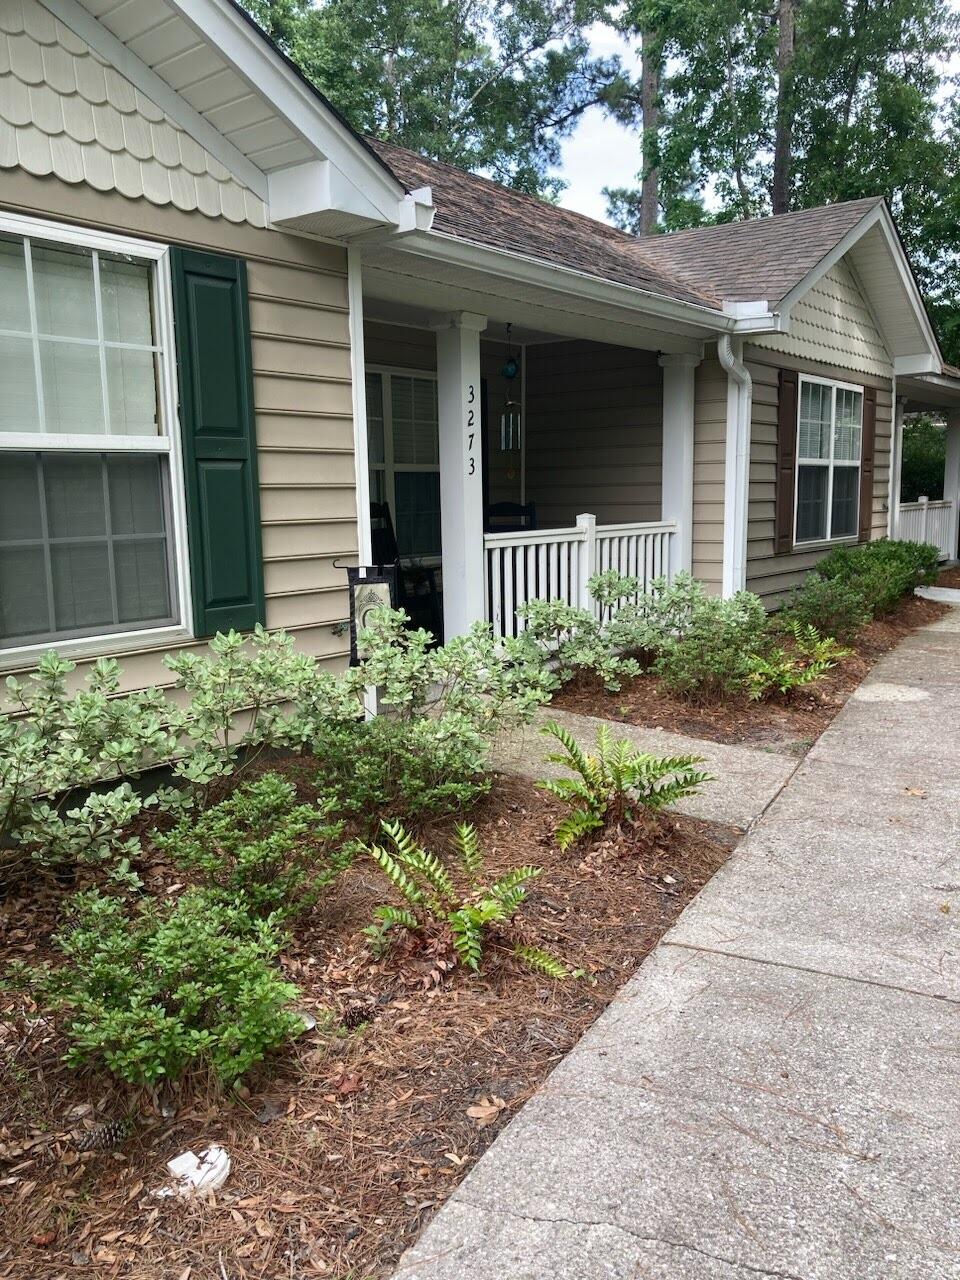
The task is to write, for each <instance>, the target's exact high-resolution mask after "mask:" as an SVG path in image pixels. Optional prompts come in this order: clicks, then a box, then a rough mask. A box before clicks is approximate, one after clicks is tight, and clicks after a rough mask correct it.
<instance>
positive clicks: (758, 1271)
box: [457, 1194, 808, 1280]
mask: <svg viewBox="0 0 960 1280" xmlns="http://www.w3.org/2000/svg"><path fill="white" fill-rule="evenodd" d="M457 1199H458V1200H459V1202H460V1204H462V1205H466V1207H467V1208H469V1209H474V1210H476V1211H478V1212H480V1213H485V1214H493V1213H494V1212H495V1213H496V1214H502V1215H503V1216H505V1217H508V1218H516V1219H517V1220H518V1221H520V1222H533V1223H544V1224H547V1225H550V1224H554V1225H559V1224H561V1223H564V1224H566V1225H567V1226H571V1227H607V1228H609V1229H610V1230H611V1231H619V1232H620V1233H621V1234H623V1235H627V1236H630V1237H631V1238H632V1239H634V1240H639V1241H641V1242H642V1243H644V1244H662V1245H666V1246H667V1248H669V1249H685V1250H687V1252H689V1253H696V1254H699V1255H700V1256H701V1257H703V1258H708V1259H709V1260H710V1261H711V1262H722V1263H723V1264H724V1265H725V1266H728V1267H738V1268H739V1269H740V1270H741V1271H748V1272H749V1273H750V1274H751V1275H757V1276H767V1277H770V1280H808V1277H806V1276H800V1275H798V1274H797V1273H796V1272H795V1271H778V1270H770V1269H769V1268H768V1267H758V1266H755V1265H754V1264H752V1263H749V1262H742V1261H740V1259H738V1258H728V1257H725V1256H724V1255H723V1254H721V1253H711V1252H710V1251H709V1250H708V1249H703V1248H701V1247H700V1246H699V1245H695V1244H690V1243H689V1242H688V1241H686V1240H671V1239H669V1238H667V1237H666V1236H658V1235H648V1234H645V1233H644V1232H642V1231H636V1230H634V1229H633V1228H632V1227H628V1226H624V1225H623V1224H622V1223H619V1222H610V1221H608V1220H607V1219H606V1218H565V1217H560V1216H558V1217H540V1216H537V1215H534V1214H527V1213H520V1212H518V1211H517V1210H516V1209H505V1208H504V1207H503V1206H502V1205H498V1206H497V1208H496V1210H495V1211H494V1210H491V1209H488V1208H486V1207H485V1206H484V1205H481V1204H477V1203H476V1202H475V1201H473V1200H468V1199H467V1198H466V1197H465V1196H464V1195H462V1194H461V1195H459V1196H458V1197H457Z"/></svg>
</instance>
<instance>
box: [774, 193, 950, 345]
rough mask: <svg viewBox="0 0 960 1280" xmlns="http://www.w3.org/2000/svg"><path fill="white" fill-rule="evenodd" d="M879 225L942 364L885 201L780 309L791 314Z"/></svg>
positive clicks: (928, 342) (911, 303)
mask: <svg viewBox="0 0 960 1280" xmlns="http://www.w3.org/2000/svg"><path fill="white" fill-rule="evenodd" d="M876 226H879V228H880V231H881V233H882V234H883V238H884V241H885V243H886V246H887V249H888V250H889V253H890V259H891V261H892V263H893V266H894V268H895V270H896V272H897V275H898V276H899V278H900V283H901V284H902V286H903V291H904V294H905V295H906V298H907V305H908V306H909V307H910V309H911V311H912V312H913V317H914V319H915V320H916V322H917V327H918V328H919V330H920V332H921V334H922V336H923V341H924V343H925V344H926V346H927V349H928V351H929V352H930V354H931V356H933V357H934V359H935V360H936V362H937V367H938V368H939V366H940V347H939V344H938V343H937V339H936V335H935V334H934V332H933V326H932V325H931V324H930V317H929V316H928V315H927V309H926V307H925V306H924V305H923V298H922V297H921V296H920V290H919V289H918V288H917V282H916V280H915V279H914V278H913V272H912V271H911V269H910V263H909V262H908V261H907V257H906V254H905V253H904V251H903V245H902V244H901V243H900V237H899V236H898V235H897V229H896V227H895V226H894V225H893V218H892V217H891V216H890V211H889V209H888V208H887V206H886V204H885V203H883V202H882V201H881V202H879V203H878V204H877V205H875V206H874V208H872V209H871V210H870V211H869V212H868V213H865V214H864V216H863V217H862V218H861V219H860V221H859V222H858V223H857V224H856V226H854V227H851V228H850V230H849V231H848V232H847V234H846V235H845V236H844V237H843V239H842V240H840V241H838V243H837V244H835V245H834V247H833V248H832V249H831V250H830V252H829V253H827V254H825V255H824V257H822V258H821V259H820V261H819V262H818V263H817V265H816V266H815V267H814V268H813V269H812V271H810V272H808V273H807V275H806V276H804V278H803V279H802V280H801V281H800V283H799V284H797V285H794V287H793V288H792V289H791V290H790V292H789V293H788V294H787V295H786V297H784V298H783V299H782V300H781V302H780V304H779V310H780V311H782V312H784V313H785V314H786V315H787V316H789V313H790V308H791V307H792V306H793V305H794V304H795V303H796V302H798V301H799V299H800V298H802V297H803V295H804V294H805V293H807V292H808V290H810V289H812V288H813V286H814V285H815V284H816V283H817V281H818V280H821V279H822V278H823V277H824V276H825V275H826V274H827V272H828V271H829V270H830V269H831V268H832V267H835V266H836V264H837V263H838V262H839V261H840V259H841V258H844V257H846V255H847V254H848V253H849V252H850V250H851V249H852V248H853V247H854V245H856V244H857V243H858V242H859V241H860V240H862V239H863V237H864V236H865V235H866V234H867V232H868V231H869V230H870V229H871V228H872V227H876Z"/></svg>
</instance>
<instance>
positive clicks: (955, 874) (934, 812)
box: [397, 609, 960, 1280]
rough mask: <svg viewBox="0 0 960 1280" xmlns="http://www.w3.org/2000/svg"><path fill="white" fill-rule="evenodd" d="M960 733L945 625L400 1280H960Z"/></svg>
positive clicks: (955, 633)
mask: <svg viewBox="0 0 960 1280" xmlns="http://www.w3.org/2000/svg"><path fill="white" fill-rule="evenodd" d="M958 709H960V610H958V609H953V610H951V612H950V613H949V614H948V615H947V616H946V617H945V618H943V619H942V620H940V621H939V622H936V623H933V624H932V625H931V626H929V627H927V628H925V629H923V630H921V631H918V632H915V633H914V634H912V635H910V636H908V637H907V638H906V639H905V640H904V641H903V643H902V644H901V645H900V646H899V647H898V648H896V649H894V650H892V651H891V652H890V653H889V654H888V655H887V656H886V657H885V658H883V659H882V660H881V661H880V662H879V663H878V664H877V666H876V667H875V668H874V670H873V671H872V673H871V674H870V676H869V677H868V678H867V680H866V681H865V682H864V683H863V685H862V686H861V687H860V689H859V690H858V691H857V693H856V694H855V695H854V696H853V697H851V699H850V700H849V702H848V703H847V704H846V706H845V707H844V709H843V710H842V711H841V712H840V714H839V716H838V717H837V718H836V720H835V721H834V722H833V724H832V725H831V726H830V727H829V728H828V729H827V730H826V732H825V733H824V734H823V735H822V737H821V738H820V739H819V741H818V742H817V743H816V745H815V746H814V747H813V749H812V750H811V751H810V753H809V755H808V756H807V757H806V758H805V759H804V761H803V762H802V763H801V764H800V766H799V768H798V769H797V771H796V773H795V774H794V776H793V777H792V779H791V780H790V781H789V782H788V783H787V785H786V786H785V787H784V789H783V790H782V792H781V793H780V795H779V796H778V797H777V798H776V800H774V802H773V804H772V805H771V806H770V807H769V809H768V810H767V812H766V813H765V814H764V816H763V817H762V818H761V819H760V820H759V821H758V822H757V823H756V824H755V825H754V826H753V828H752V829H751V831H750V832H749V833H748V834H747V836H746V837H745V839H744V840H743V842H742V843H741V845H740V846H739V848H738V849H737V850H736V851H735V852H734V854H733V856H732V857H731V858H730V860H729V861H728V862H727V864H726V865H725V866H724V867H723V869H722V870H721V871H720V872H719V873H718V874H717V875H716V877H715V878H714V879H713V880H712V881H711V882H710V884H709V885H708V886H707V887H706V888H705V889H704V890H703V891H702V892H701V894H700V895H699V896H698V897H697V898H696V899H695V900H694V902H693V903H692V904H691V905H690V906H689V907H688V908H687V910H686V911H685V912H684V913H683V914H682V916H681V917H680V919H679V921H678V923H677V925H676V926H675V927H674V929H673V930H672V931H671V932H670V933H668V934H667V935H666V937H665V938H664V940H663V941H662V942H661V943H660V945H659V946H658V947H657V948H656V950H655V951H654V952H653V953H652V954H651V956H650V957H649V959H648V960H647V961H646V962H645V963H644V965H643V966H642V967H641V969H640V971H639V972H638V974H637V975H636V977H635V978H634V979H633V980H632V981H631V982H630V983H628V984H627V986H626V987H625V988H624V990H623V992H622V994H621V996H620V998H619V999H618V1000H616V1001H615V1002H614V1003H613V1004H612V1005H611V1006H610V1008H609V1009H608V1010H607V1012H606V1013H605V1014H604V1015H603V1016H602V1017H601V1018H600V1019H599V1021H598V1022H597V1023H596V1024H595V1025H594V1026H593V1028H592V1029H591V1030H590V1031H589V1032H588V1033H587V1035H586V1036H585V1037H584V1038H583V1040H581V1042H580V1043H579V1045H578V1046H577V1047H576V1048H575V1049H574V1050H573V1051H572V1052H571V1053H570V1054H568V1056H567V1057H566V1058H565V1059H564V1060H563V1061H562V1062H561V1063H560V1064H559V1065H558V1066H557V1068H556V1069H555V1071H554V1073H553V1075H552V1076H551V1077H550V1079H549V1081H548V1082H547V1084H546V1086H545V1087H544V1088H543V1089H542V1090H541V1091H540V1093H539V1094H537V1095H536V1096H535V1097H534V1098H533V1099H532V1100H531V1101H530V1102H529V1103H528V1104H527V1105H526V1106H525V1107H524V1108H523V1110H522V1111H521V1112H520V1113H519V1115H518V1116H517V1118H516V1119H515V1120H514V1121H513V1123H512V1124H511V1125H510V1126H509V1127H508V1128H507V1129H506V1130H505V1131H504V1133H503V1134H502V1135H501V1137H500V1138H499V1139H498V1140H497V1142H496V1143H494V1145H493V1146H492V1147H491V1148H490V1150H489V1151H488V1152H487V1154H486V1155H485V1156H484V1157H483V1159H482V1160H481V1161H480V1162H479V1163H478V1165H477V1166H476V1168H475V1169H474V1170H473V1172H472V1173H471V1174H470V1176H469V1177H468V1178H467V1179H466V1180H465V1182H464V1183H463V1185H462V1186H461V1188H460V1189H459V1191H457V1192H456V1194H455V1195H454V1196H453V1197H452V1199H451V1200H450V1201H449V1202H448V1204H447V1205H446V1207H445V1208H444V1209H442V1210H441V1211H440V1213H439V1214H438V1215H437V1217H436V1218H435V1219H434V1221H433V1223H432V1224H431V1225H430V1226H429V1227H428V1229H427V1230H426V1232H425V1233H424V1235H423V1236H422V1237H421V1240H420V1242H419V1243H418V1245H417V1246H416V1248H415V1249H413V1250H411V1251H410V1252H409V1253H408V1254H407V1255H406V1257H405V1259H404V1261H403V1263H402V1264H401V1267H400V1269H399V1271H398V1273H397V1274H398V1277H402V1278H403V1280H447V1278H448V1277H449V1278H450V1280H453V1277H459V1276H461V1275H463V1274H464V1273H465V1272H469V1274H470V1275H471V1276H472V1277H474V1280H494V1278H497V1280H499V1278H500V1277H504V1276H510V1277H513V1278H514V1280H546V1278H547V1277H551V1280H582V1277H585V1276H589V1277H591V1278H593V1277H596V1278H597V1280H600V1277H603V1278H604V1280H628V1277H631V1278H632V1277H637V1276H645V1277H649V1280H676V1278H677V1277H681V1276H682V1277H683V1278H684V1280H751V1278H755V1277H757V1276H779V1277H783V1280H926V1278H927V1277H932V1276H937V1277H944V1278H946V1277H948V1276H950V1277H958V1276H960V1245H958V1236H957V1204H958V1203H960V1165H958V1163H957V1160H956V1153H955V1146H956V1142H955V1132H954V1130H955V1125H954V1123H953V1120H952V1117H955V1115H956V1113H957V1105H958V1098H960V1062H958V1057H957V1054H956V1052H955V1046H952V1045H951V1032H953V1034H954V1037H955V1030H956V1028H955V1026H952V1025H951V1024H953V1023H955V1021H956V1017H957V1014H958V1012H960V996H958V991H960V946H958V941H957V925H956V918H957V912H958V910H960V896H958V889H957V886H958V885H960V861H958V854H957V850H958V848H960V781H958V779H960V719H958V715H957V713H958ZM624 927H625V928H627V927H629V924H628V922H625V925H624Z"/></svg>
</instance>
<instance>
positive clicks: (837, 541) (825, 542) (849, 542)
mask: <svg viewBox="0 0 960 1280" xmlns="http://www.w3.org/2000/svg"><path fill="white" fill-rule="evenodd" d="M859 541H860V535H859V534H851V535H850V536H849V537H848V538H818V539H817V540H816V541H814V542H795V543H794V544H793V548H792V551H791V554H792V553H793V552H795V551H830V550H831V549H832V548H833V547H855V546H856V545H857V543H858V542H859Z"/></svg>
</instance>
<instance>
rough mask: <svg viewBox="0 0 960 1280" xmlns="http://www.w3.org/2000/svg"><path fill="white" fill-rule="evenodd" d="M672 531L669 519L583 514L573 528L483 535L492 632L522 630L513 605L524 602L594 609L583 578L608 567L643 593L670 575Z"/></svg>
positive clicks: (587, 577) (487, 599)
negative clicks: (633, 520) (600, 520)
mask: <svg viewBox="0 0 960 1280" xmlns="http://www.w3.org/2000/svg"><path fill="white" fill-rule="evenodd" d="M676 531H677V526H676V525H675V524H672V523H659V524H608V525H598V524H597V522H596V517H595V516H592V515H583V516H579V517H578V518H577V523H576V527H575V528H573V529H539V530H536V531H535V532H532V533H488V534H486V535H485V537H484V539H483V545H484V564H485V572H486V601H487V621H488V622H490V623H491V624H492V626H493V631H494V635H496V636H501V637H502V636H515V635H517V634H518V633H519V632H520V631H521V630H522V629H523V623H522V621H521V619H519V618H518V617H517V609H518V608H519V607H520V606H521V605H522V604H526V603H527V601H528V600H563V601H565V603H567V604H571V605H579V606H581V607H582V608H585V609H589V608H592V607H594V606H593V602H592V601H591V599H590V595H589V593H588V592H587V582H588V581H589V579H590V578H591V577H592V576H593V574H595V573H603V572H605V571H606V570H607V569H616V570H618V571H619V572H620V573H622V574H625V575H628V576H630V577H636V578H639V580H640V585H641V589H642V590H644V591H646V590H647V588H648V587H649V585H650V583H651V582H652V581H653V579H654V578H660V577H667V578H670V577H672V576H673V570H672V567H671V563H670V555H671V550H672V543H673V540H674V537H675V535H676Z"/></svg>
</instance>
